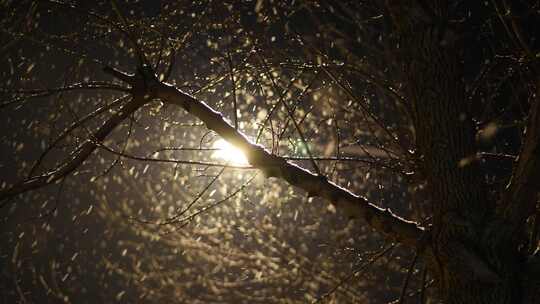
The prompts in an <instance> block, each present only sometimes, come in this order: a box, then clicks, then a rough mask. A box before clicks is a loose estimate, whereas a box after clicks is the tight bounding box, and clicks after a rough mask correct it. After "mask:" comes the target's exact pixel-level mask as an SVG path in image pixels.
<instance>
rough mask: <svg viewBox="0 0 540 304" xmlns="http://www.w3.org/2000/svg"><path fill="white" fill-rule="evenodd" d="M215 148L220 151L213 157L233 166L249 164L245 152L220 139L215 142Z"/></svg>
mask: <svg viewBox="0 0 540 304" xmlns="http://www.w3.org/2000/svg"><path fill="white" fill-rule="evenodd" d="M213 146H214V148H216V149H218V150H216V151H215V152H214V153H213V154H212V157H214V158H220V159H223V160H226V161H227V162H229V163H230V164H231V165H248V164H249V163H248V160H247V158H246V155H245V154H244V152H242V150H240V149H238V148H236V147H235V146H233V145H231V144H229V143H228V142H226V141H225V140H223V139H218V140H216V141H215V142H214V145H213Z"/></svg>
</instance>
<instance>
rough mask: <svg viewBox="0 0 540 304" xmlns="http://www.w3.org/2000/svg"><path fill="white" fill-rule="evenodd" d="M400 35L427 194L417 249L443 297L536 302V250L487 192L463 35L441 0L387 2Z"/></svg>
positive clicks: (400, 57)
mask: <svg viewBox="0 0 540 304" xmlns="http://www.w3.org/2000/svg"><path fill="white" fill-rule="evenodd" d="M418 3H420V1H418ZM388 4H389V5H388V8H389V10H390V12H391V14H392V17H393V19H394V22H395V26H396V27H397V32H398V33H399V34H400V42H399V46H398V49H397V54H398V55H397V58H398V61H399V62H401V71H402V79H403V89H404V93H405V96H406V99H407V101H408V107H409V108H408V110H409V114H410V116H411V120H412V123H413V125H414V129H415V140H416V147H417V151H416V153H417V161H418V164H419V171H420V173H421V174H422V175H423V176H424V178H425V180H426V182H427V185H428V189H429V191H430V199H431V201H432V209H433V219H432V227H431V231H430V232H431V234H430V239H429V241H428V244H427V245H426V250H425V251H424V256H425V258H426V260H427V263H428V265H429V266H428V267H429V270H430V272H431V275H432V276H433V277H434V278H435V280H436V281H437V283H438V288H439V294H440V295H441V297H442V299H443V300H444V302H445V303H540V297H539V296H538V295H539V291H538V290H539V289H540V288H539V285H538V282H539V277H540V276H539V273H540V272H539V271H538V269H539V268H538V257H533V258H527V255H526V254H524V253H523V250H522V249H523V244H524V243H525V242H524V241H525V237H524V234H523V233H521V232H520V231H517V232H516V230H515V229H514V228H515V226H513V225H511V223H509V222H508V221H507V220H506V219H505V218H504V217H503V216H502V215H500V214H497V213H496V210H497V208H496V207H497V204H498V202H497V201H495V200H494V199H493V198H491V196H489V195H488V191H487V187H486V185H485V182H484V179H483V176H482V173H481V171H480V169H479V164H478V162H477V157H476V155H477V150H476V146H475V136H476V130H475V125H474V122H473V120H472V117H471V114H470V110H469V108H470V104H469V103H470V102H474V101H469V100H467V98H466V91H465V83H464V79H465V77H464V76H465V75H464V56H463V55H464V51H465V48H466V47H474V46H467V45H464V42H463V39H462V37H463V34H464V33H459V32H458V31H457V30H456V29H454V28H452V27H451V25H450V22H449V20H450V18H451V17H450V16H448V14H447V11H448V9H447V6H448V4H447V3H446V2H445V1H434V2H433V3H430V4H429V7H427V6H426V5H424V6H418V7H416V6H414V5H411V4H410V2H407V4H403V3H402V1H393V2H388Z"/></svg>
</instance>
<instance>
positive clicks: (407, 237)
mask: <svg viewBox="0 0 540 304" xmlns="http://www.w3.org/2000/svg"><path fill="white" fill-rule="evenodd" d="M154 92H155V96H156V97H158V98H160V99H161V101H163V102H164V103H169V104H173V105H177V106H180V107H182V108H183V109H185V110H186V111H187V112H189V113H190V114H192V115H194V116H196V117H197V118H199V119H200V120H202V121H203V122H204V123H205V124H206V126H207V127H208V128H209V129H210V130H213V131H214V132H216V133H217V134H219V135H220V136H221V137H223V138H224V139H225V140H227V141H228V142H230V143H231V144H232V145H234V146H236V147H238V148H239V149H242V150H243V151H244V153H245V154H246V156H247V158H248V160H249V163H250V164H251V165H252V166H253V167H255V168H258V169H260V170H262V171H263V172H264V173H265V175H266V176H268V177H277V178H281V179H284V180H286V181H287V182H288V183H289V184H291V185H293V186H296V187H298V188H301V189H303V190H305V191H306V192H307V193H308V196H318V197H322V198H324V199H326V200H329V201H330V202H332V203H333V204H335V205H336V207H338V208H340V209H342V210H344V211H345V212H346V214H347V215H348V216H350V217H352V218H360V219H363V220H365V221H366V222H367V223H368V224H369V225H370V226H371V227H372V228H373V229H375V230H376V231H377V232H380V233H383V234H385V235H386V236H388V237H390V238H393V239H395V240H396V241H399V242H401V243H403V244H406V245H409V246H415V245H416V242H417V240H418V239H419V238H420V236H421V234H422V232H423V229H422V228H420V227H419V226H417V224H416V223H415V222H411V221H407V220H405V219H402V218H400V217H398V216H396V215H395V214H393V213H392V212H391V211H390V210H388V209H382V208H379V207H377V206H375V205H373V204H371V203H369V202H368V201H367V200H366V199H365V198H363V197H361V196H358V195H355V194H354V193H352V192H350V191H349V190H347V189H345V188H342V187H340V186H338V185H336V184H335V183H333V182H331V181H329V180H327V179H326V177H324V176H320V175H316V174H313V173H312V172H310V171H308V170H306V169H304V168H301V167H299V166H297V165H295V164H293V163H290V162H288V161H287V160H285V159H284V158H282V157H279V156H276V155H273V154H271V153H270V152H269V151H267V150H266V149H264V147H262V146H260V145H257V144H255V143H253V142H251V141H250V140H249V139H248V138H247V137H246V136H245V135H244V134H243V133H241V132H240V131H237V130H235V128H234V127H233V126H231V125H230V124H229V123H228V122H227V121H226V120H225V119H224V118H223V116H222V114H221V113H219V112H217V111H215V110H213V109H212V108H211V107H209V106H208V105H207V104H205V103H204V102H202V101H199V100H197V99H195V98H194V97H192V96H190V95H188V94H187V93H184V92H183V91H181V90H179V89H177V88H176V87H174V86H172V85H168V84H165V83H161V85H159V86H158V87H157V88H155V91H154Z"/></svg>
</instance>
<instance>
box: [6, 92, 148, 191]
mask: <svg viewBox="0 0 540 304" xmlns="http://www.w3.org/2000/svg"><path fill="white" fill-rule="evenodd" d="M146 102H148V99H146V98H144V96H135V97H134V98H133V100H132V101H131V102H129V103H127V104H125V105H124V106H123V107H122V108H121V109H120V110H119V111H118V112H116V113H115V114H114V115H113V116H112V117H110V118H109V119H108V120H107V121H105V123H104V124H103V125H102V126H101V127H99V129H97V130H96V131H95V132H94V133H93V134H92V138H89V139H87V140H86V141H85V142H83V143H82V144H81V145H80V146H79V147H77V149H75V152H74V153H73V154H72V157H71V159H70V160H67V161H66V162H64V163H63V164H62V165H60V166H58V167H57V168H55V169H53V170H51V171H49V172H47V173H45V174H43V175H39V176H34V177H31V178H28V179H26V180H24V181H22V182H20V183H17V184H15V185H13V186H12V187H10V188H7V189H3V190H0V201H1V200H4V199H7V198H10V197H13V196H16V195H18V194H21V193H24V192H27V191H30V190H34V189H38V188H41V187H44V186H47V185H50V184H52V183H54V182H56V181H57V180H60V179H61V178H63V177H65V176H66V175H68V174H70V173H71V172H73V171H74V170H75V169H77V167H79V166H80V165H81V164H82V163H83V162H84V161H85V160H86V159H87V158H88V157H89V156H90V154H92V152H94V150H95V149H96V148H97V147H98V143H100V142H102V141H103V140H104V139H105V138H106V137H107V136H108V135H109V134H110V133H111V132H112V131H113V130H114V129H115V128H116V127H117V126H118V125H119V124H120V123H121V122H122V121H123V120H124V119H126V118H127V117H129V116H130V115H131V114H132V113H134V112H135V111H137V110H138V109H139V108H140V107H142V106H143V105H144V104H145V103H146Z"/></svg>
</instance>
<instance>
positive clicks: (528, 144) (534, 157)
mask: <svg viewBox="0 0 540 304" xmlns="http://www.w3.org/2000/svg"><path fill="white" fill-rule="evenodd" d="M537 91H538V92H537V94H536V98H535V99H534V100H533V102H532V104H531V108H530V110H529V116H528V119H527V127H526V129H525V140H524V141H523V146H522V149H521V152H520V154H519V157H518V159H517V163H516V165H515V167H514V172H513V173H512V178H511V179H510V182H509V184H508V186H507V187H506V191H505V193H504V194H503V198H502V200H503V201H502V207H503V208H505V209H504V216H505V218H507V219H508V220H509V221H510V222H511V223H513V224H515V225H518V226H521V225H523V224H524V223H525V220H526V219H527V217H529V216H530V215H531V214H533V213H534V211H535V209H536V203H537V193H538V192H539V189H540V96H538V94H539V93H540V80H539V81H538V87H537Z"/></svg>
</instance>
